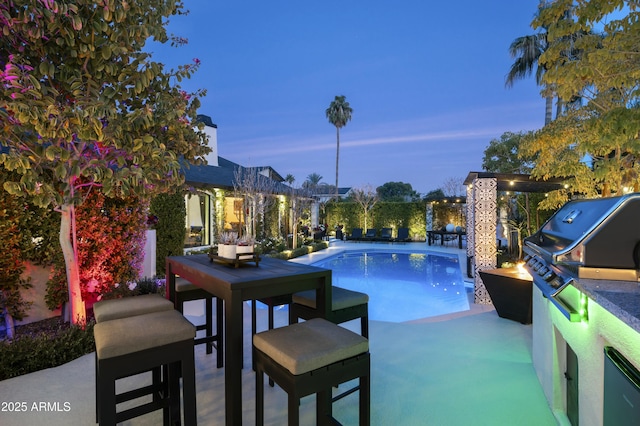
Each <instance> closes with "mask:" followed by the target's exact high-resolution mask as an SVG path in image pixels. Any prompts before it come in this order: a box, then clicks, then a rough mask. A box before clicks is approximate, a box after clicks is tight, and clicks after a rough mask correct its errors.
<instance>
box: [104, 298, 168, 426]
mask: <svg viewBox="0 0 640 426" xmlns="http://www.w3.org/2000/svg"><path fill="white" fill-rule="evenodd" d="M161 311H173V303H171V302H170V301H169V300H167V299H165V298H164V297H162V296H160V295H158V294H145V295H141V296H133V297H123V298H120V299H108V300H101V301H99V302H96V303H94V305H93V316H94V318H95V320H96V323H100V322H104V321H111V320H116V319H121V318H128V317H133V316H137V315H144V314H150V313H152V312H161ZM95 368H96V377H97V375H98V353H97V352H95ZM161 374H162V373H161V370H160V367H156V368H153V369H152V371H151V375H152V379H153V386H152V387H153V389H154V391H153V392H152V393H153V399H154V401H158V400H159V399H161V398H162V393H163V392H164V391H166V390H165V389H162V386H161V383H162V376H161ZM99 402H100V393H99V389H98V388H97V387H96V422H98V419H99V418H100V412H99V407H100V403H99Z"/></svg>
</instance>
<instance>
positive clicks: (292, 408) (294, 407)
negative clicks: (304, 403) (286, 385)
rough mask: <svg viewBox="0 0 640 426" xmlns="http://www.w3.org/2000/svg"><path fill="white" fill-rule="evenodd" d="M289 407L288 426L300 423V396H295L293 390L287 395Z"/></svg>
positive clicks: (297, 425)
mask: <svg viewBox="0 0 640 426" xmlns="http://www.w3.org/2000/svg"><path fill="white" fill-rule="evenodd" d="M287 399H288V401H289V402H288V408H289V426H299V425H300V398H298V397H296V396H295V395H294V394H293V392H291V393H289V395H288V398H287Z"/></svg>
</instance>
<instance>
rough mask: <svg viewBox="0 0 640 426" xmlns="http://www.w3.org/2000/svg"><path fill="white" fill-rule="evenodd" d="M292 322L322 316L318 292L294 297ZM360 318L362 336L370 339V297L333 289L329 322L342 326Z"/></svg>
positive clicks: (303, 293)
mask: <svg viewBox="0 0 640 426" xmlns="http://www.w3.org/2000/svg"><path fill="white" fill-rule="evenodd" d="M292 301H293V303H292V304H291V313H290V315H289V318H290V321H291V322H297V320H298V318H303V319H306V320H309V319H311V318H318V317H321V316H322V314H323V313H322V312H319V311H318V310H317V309H316V292H315V291H314V290H307V291H301V292H299V293H295V294H294V295H293V297H292ZM357 318H360V334H361V335H362V336H364V337H367V338H368V337H369V295H368V294H366V293H361V292H359V291H353V290H347V289H346V288H342V287H336V286H332V287H331V312H329V314H328V316H327V320H329V321H331V322H332V323H334V324H341V323H343V322H346V321H351V320H354V319H357Z"/></svg>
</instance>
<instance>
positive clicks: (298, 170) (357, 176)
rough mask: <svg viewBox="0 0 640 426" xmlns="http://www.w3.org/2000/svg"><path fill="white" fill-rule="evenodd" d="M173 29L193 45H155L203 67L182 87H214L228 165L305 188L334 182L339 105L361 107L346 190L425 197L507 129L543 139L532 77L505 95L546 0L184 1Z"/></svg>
mask: <svg viewBox="0 0 640 426" xmlns="http://www.w3.org/2000/svg"><path fill="white" fill-rule="evenodd" d="M184 2H185V6H186V8H187V9H189V10H190V14H189V15H188V16H184V17H180V16H176V17H172V19H171V22H170V25H169V31H170V32H171V33H173V34H176V35H179V36H182V37H185V38H187V39H188V40H189V43H188V44H187V45H186V46H182V47H179V48H171V47H169V46H168V45H166V46H160V45H151V46H150V47H149V50H150V51H151V52H152V53H153V58H154V59H155V60H157V61H160V62H163V63H165V64H166V65H167V66H168V67H175V66H177V65H179V64H186V63H190V62H192V60H193V58H198V59H199V60H200V61H201V68H200V70H199V71H198V72H197V73H196V74H195V75H194V77H192V79H191V80H189V81H186V82H185V81H183V83H182V85H183V87H184V88H186V89H188V90H193V89H196V88H204V89H206V90H207V96H206V97H204V98H202V107H201V109H200V113H202V114H206V115H209V116H211V117H212V120H213V122H214V123H216V124H217V125H218V154H219V155H220V156H222V157H225V158H228V159H229V160H232V161H235V162H237V163H240V164H242V165H245V166H265V165H269V166H272V167H273V168H274V169H275V170H276V171H278V172H279V173H280V174H281V175H282V176H286V175H287V174H292V175H293V176H294V177H295V178H296V182H295V184H296V185H300V184H301V183H302V182H303V181H304V180H305V179H306V178H307V176H308V175H309V174H311V173H318V174H319V175H321V176H323V180H322V181H323V182H326V183H330V184H334V183H335V155H336V130H335V127H334V126H333V125H331V124H330V123H329V122H328V121H327V119H326V117H325V110H326V108H327V107H328V106H329V104H330V103H331V101H332V100H333V99H334V97H335V96H336V95H345V96H346V98H347V101H348V102H349V103H350V105H351V107H352V108H353V118H352V121H351V122H349V123H348V124H347V126H346V127H344V128H343V129H342V130H341V132H340V169H339V185H340V186H352V187H364V186H365V185H371V186H373V187H377V186H379V185H382V184H384V183H385V182H398V181H399V182H406V183H410V184H411V185H412V186H413V188H414V189H415V190H416V191H418V192H421V193H423V194H425V193H427V192H429V191H431V190H433V189H437V188H440V187H442V186H443V184H444V183H445V181H447V180H450V179H452V178H454V179H460V180H462V179H464V178H465V177H466V176H467V174H468V173H469V172H470V171H478V170H481V165H482V155H483V152H484V150H485V148H486V147H487V145H488V144H489V142H490V141H491V140H492V139H494V138H499V137H500V135H501V134H502V133H504V132H506V131H513V132H518V131H528V130H534V129H538V128H540V127H541V126H542V125H543V122H544V100H543V99H542V97H541V96H540V93H539V89H538V87H536V85H535V82H534V79H533V77H532V78H530V79H528V80H523V81H519V82H517V83H516V85H515V86H514V87H513V88H511V89H507V88H505V86H504V78H505V75H506V74H507V72H508V70H509V67H510V65H511V64H512V62H513V60H512V59H511V58H510V56H509V54H508V47H509V44H510V43H511V42H512V41H513V40H514V39H515V38H516V37H519V36H522V35H527V34H531V33H533V32H534V31H533V29H532V28H531V26H530V23H531V20H532V18H533V15H534V14H535V11H536V8H537V5H538V0H517V1H514V0H488V1H483V2H479V1H477V0H458V1H455V2H449V1H447V2H444V1H443V2H440V1H438V2H426V1H424V0H410V1H408V0H399V1H393V2H392V1H382V0H368V1H364V0H352V1H335V0H326V1H323V2H294V1H282V0H273V1H269V2H264V1H255V0H247V1H241V0H238V1H226V2H223V1H213V0H185V1H184Z"/></svg>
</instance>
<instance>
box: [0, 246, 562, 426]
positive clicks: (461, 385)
mask: <svg viewBox="0 0 640 426" xmlns="http://www.w3.org/2000/svg"><path fill="white" fill-rule="evenodd" d="M342 244H349V245H351V244H352V243H338V244H333V245H332V248H331V249H330V250H329V251H330V252H332V251H335V250H341V249H342V248H343V247H341V246H342ZM382 244H385V245H386V244H387V243H382ZM367 245H368V244H367ZM372 245H373V246H375V247H380V245H379V244H372ZM365 247H366V245H365V244H357V248H359V249H360V248H365ZM398 247H403V248H409V247H415V248H420V249H427V246H426V243H412V244H402V245H398ZM433 248H434V247H431V248H430V249H433ZM441 250H446V251H449V252H456V253H459V254H460V256H464V251H462V250H458V249H457V248H456V249H454V248H446V247H445V248H442V249H441ZM306 257H307V258H310V257H313V256H306ZM316 257H317V256H316ZM314 260H315V259H314ZM298 261H305V260H304V259H300V260H298ZM461 265H462V266H463V268H464V265H466V262H461ZM462 272H463V275H464V274H465V271H462ZM469 294H470V296H471V297H472V293H469ZM185 314H186V315H187V316H188V317H190V318H193V320H194V321H200V320H201V318H198V317H199V316H201V315H202V314H203V308H202V307H201V306H200V305H199V304H197V303H194V304H192V305H190V306H189V307H188V311H185ZM258 315H259V321H260V322H259V324H260V325H262V327H264V324H266V310H259V311H258ZM285 316H286V315H285V314H284V313H283V312H276V326H278V325H284V324H285V322H286V318H285ZM250 324H251V321H250V309H249V307H248V305H245V308H244V344H245V348H249V347H250V342H251V338H250V328H251V327H250ZM347 327H350V328H351V327H353V329H354V330H356V331H357V330H358V327H359V324H357V323H354V324H353V325H352V324H351V323H348V324H347ZM531 333H532V328H531V326H530V325H522V324H519V323H517V322H514V321H510V320H507V319H503V318H500V317H498V315H497V314H496V313H495V311H493V310H492V309H491V307H490V306H479V305H473V307H472V309H471V310H470V311H468V312H464V313H458V314H452V315H445V316H442V317H435V318H430V319H424V320H419V321H414V322H411V323H387V322H379V321H371V322H370V351H371V354H372V357H371V360H372V366H371V369H372V371H371V375H372V392H371V418H372V424H375V425H387V424H393V423H400V424H403V425H468V424H476V425H483V424H485V425H499V424H518V425H536V426H538V425H555V424H557V423H556V420H555V418H554V416H553V414H552V412H551V410H550V408H549V406H548V404H547V401H546V399H545V397H544V395H543V393H542V389H541V387H540V385H539V382H538V379H537V377H536V373H535V371H534V369H533V365H532V361H531V338H532V336H531ZM389 336H392V338H390V337H389ZM195 351H196V369H197V373H196V374H197V375H196V383H197V395H198V400H197V407H198V422H199V424H206V425H213V424H224V369H217V368H215V356H214V355H206V354H205V349H204V347H202V346H199V347H196V350H195ZM250 357H251V354H250V351H249V350H245V354H244V358H245V359H244V365H245V368H244V369H243V370H242V381H243V401H244V405H243V421H244V424H253V422H254V403H253V400H254V379H255V376H254V373H253V371H252V370H251V368H249V367H248V366H250V365H251V364H250ZM93 372H94V356H93V354H89V355H85V356H84V357H81V358H79V359H77V360H75V361H72V362H70V363H68V364H65V365H63V366H60V367H57V368H53V369H49V370H43V371H39V372H36V373H32V374H29V375H26V376H21V377H17V378H14V379H9V380H5V381H2V382H0V395H2V396H3V398H2V400H3V402H9V401H13V402H23V401H24V402H26V404H27V407H28V409H27V410H26V411H25V412H7V411H0V424H2V425H6V426H12V425H23V424H31V425H47V426H54V425H68V424H93V423H94V420H95V392H94V376H93V374H94V373H93ZM148 379H149V378H148V377H147V376H141V377H135V378H130V379H127V380H125V381H122V383H121V385H122V386H127V383H128V381H131V380H148ZM119 385H120V384H119ZM265 398H266V399H265V407H266V412H265V420H266V424H270V425H280V424H283V422H284V419H285V418H286V396H285V393H284V392H283V391H282V390H280V389H278V388H277V387H276V388H268V389H266V391H265ZM356 401H357V394H354V395H351V396H349V397H347V398H345V399H344V400H341V401H339V402H338V403H336V404H335V406H334V411H335V415H336V417H337V418H338V419H339V420H340V421H341V422H343V423H344V424H345V425H351V424H357V420H356V419H357V408H356V405H357V403H356ZM34 403H35V406H34ZM42 403H44V404H42ZM66 403H67V404H66ZM38 408H39V409H38ZM314 409H315V403H314V399H313V397H307V398H305V399H303V401H302V404H301V407H300V412H301V423H302V424H315V423H314V414H315V411H314ZM159 422H161V414H160V412H156V413H152V414H149V415H147V416H144V417H140V418H137V419H134V420H132V421H130V422H127V423H125V424H129V425H156V424H159Z"/></svg>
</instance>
